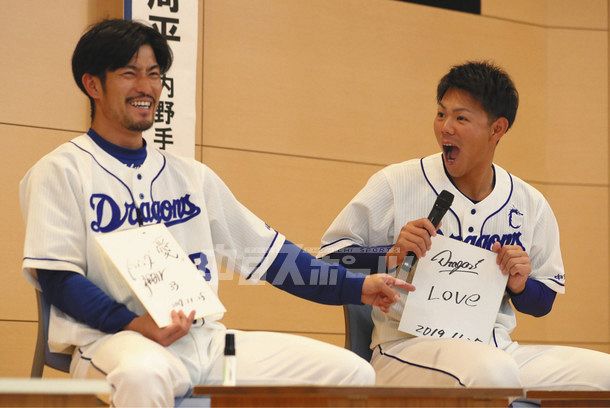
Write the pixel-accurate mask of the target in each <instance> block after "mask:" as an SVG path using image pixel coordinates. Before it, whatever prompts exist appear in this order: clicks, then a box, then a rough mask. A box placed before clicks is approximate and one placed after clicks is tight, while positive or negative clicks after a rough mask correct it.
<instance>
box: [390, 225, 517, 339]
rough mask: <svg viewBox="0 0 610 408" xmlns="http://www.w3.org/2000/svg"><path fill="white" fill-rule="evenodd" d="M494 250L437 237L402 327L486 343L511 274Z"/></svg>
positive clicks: (418, 276)
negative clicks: (505, 273) (500, 263)
mask: <svg viewBox="0 0 610 408" xmlns="http://www.w3.org/2000/svg"><path fill="white" fill-rule="evenodd" d="M496 257H497V255H496V254H495V253H493V252H491V251H487V250H485V249H481V248H478V247H475V246H474V245H469V244H465V243H463V242H461V241H458V240H455V239H451V238H447V237H444V236H442V235H440V234H439V235H436V236H434V237H432V247H431V249H430V250H429V251H428V252H427V253H426V256H425V257H423V258H422V259H420V260H419V261H418V265H417V270H416V272H415V276H414V278H413V282H412V283H413V284H414V285H415V288H416V290H415V292H411V293H409V296H407V301H406V304H405V308H404V311H403V314H402V318H401V320H400V325H399V326H398V329H399V330H401V331H403V332H406V333H409V334H413V335H415V336H427V337H435V338H460V339H466V340H472V341H481V342H484V343H487V342H488V341H489V339H490V337H491V334H492V330H493V325H494V322H495V321H496V316H497V314H498V310H499V309H500V303H501V301H502V296H503V295H504V291H505V289H506V282H507V280H508V276H507V275H504V274H503V273H502V272H501V271H500V267H499V266H498V265H497V264H496Z"/></svg>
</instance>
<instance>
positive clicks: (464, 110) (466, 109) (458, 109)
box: [438, 102, 472, 113]
mask: <svg viewBox="0 0 610 408" xmlns="http://www.w3.org/2000/svg"><path fill="white" fill-rule="evenodd" d="M438 106H440V107H441V108H443V109H445V110H447V108H446V107H445V105H443V103H442V102H439V103H438ZM452 112H471V113H472V111H471V110H470V109H468V108H456V109H453V110H452Z"/></svg>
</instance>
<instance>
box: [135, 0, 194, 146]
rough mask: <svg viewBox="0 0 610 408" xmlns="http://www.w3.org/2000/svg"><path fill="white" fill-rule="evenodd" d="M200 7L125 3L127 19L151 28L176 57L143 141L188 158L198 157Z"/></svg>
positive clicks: (162, 1)
mask: <svg viewBox="0 0 610 408" xmlns="http://www.w3.org/2000/svg"><path fill="white" fill-rule="evenodd" d="M198 5H199V1H197V0H192V1H191V0H188V1H178V0H124V17H125V19H127V20H137V21H142V22H144V23H146V24H148V25H150V26H152V27H153V28H154V29H155V30H157V31H158V32H160V33H161V34H162V35H163V37H165V39H166V40H167V42H168V43H169V46H170V47H171V49H172V52H173V54H174V63H173V64H172V67H171V69H170V70H169V71H168V72H167V73H166V74H165V75H163V77H162V82H163V92H162V93H161V98H160V100H159V105H158V107H157V112H156V114H155V123H154V125H153V127H152V128H150V129H149V130H147V131H145V132H144V133H143V135H144V138H145V139H146V141H147V142H148V143H149V145H151V146H155V147H157V148H159V149H162V150H167V151H169V152H172V153H174V154H177V155H180V156H184V157H189V158H193V157H195V121H196V113H195V110H196V93H195V92H196V89H197V86H196V85H197V39H198V35H199V27H198V16H199V12H198Z"/></svg>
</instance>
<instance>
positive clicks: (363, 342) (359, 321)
mask: <svg viewBox="0 0 610 408" xmlns="http://www.w3.org/2000/svg"><path fill="white" fill-rule="evenodd" d="M371 310H372V308H371V306H370V305H344V306H343V316H344V317H345V348H346V349H348V350H351V351H353V352H354V353H356V354H358V355H359V356H360V357H362V358H363V359H365V360H366V361H371V356H372V354H373V352H372V351H371V349H370V348H369V347H370V344H371V334H372V333H373V319H372V318H371Z"/></svg>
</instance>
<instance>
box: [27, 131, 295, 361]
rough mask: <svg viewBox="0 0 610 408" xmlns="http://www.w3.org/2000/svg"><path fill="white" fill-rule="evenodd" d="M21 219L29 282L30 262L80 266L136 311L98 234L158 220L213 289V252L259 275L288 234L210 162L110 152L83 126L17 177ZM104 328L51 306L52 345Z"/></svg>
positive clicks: (94, 335) (60, 346) (87, 337)
mask: <svg viewBox="0 0 610 408" xmlns="http://www.w3.org/2000/svg"><path fill="white" fill-rule="evenodd" d="M20 201H21V207H22V212H23V214H24V217H25V220H26V238H25V248H24V261H23V272H24V274H25V275H26V277H28V278H29V279H30V281H32V282H33V283H34V284H35V285H37V283H36V275H35V270H36V269H50V270H67V271H73V272H77V273H80V274H83V275H86V276H87V278H88V279H89V280H91V281H92V282H93V283H94V284H96V285H97V286H98V287H100V288H101V289H102V290H103V291H104V292H106V293H107V294H109V295H110V296H111V297H112V298H114V299H115V300H116V301H118V302H120V303H123V304H125V305H126V306H127V307H128V308H129V309H131V310H132V311H133V312H135V313H137V314H142V313H143V312H144V308H143V306H142V305H141V303H140V302H139V301H138V300H137V298H136V297H135V296H134V294H133V293H132V292H131V291H130V290H129V289H128V288H127V287H126V285H124V284H122V280H121V278H120V277H118V276H114V275H113V274H112V273H111V272H109V271H110V270H111V269H106V268H105V262H106V261H105V260H104V257H103V256H102V254H101V253H100V252H99V250H98V248H97V246H96V243H95V240H94V236H95V234H100V233H106V232H111V231H119V230H124V229H129V228H137V227H138V225H139V221H140V222H142V223H143V224H144V225H146V224H151V223H158V222H163V223H165V225H166V226H167V227H168V228H169V231H170V232H171V233H172V235H173V236H174V237H175V238H176V240H177V241H178V242H179V243H180V245H181V246H182V248H183V249H184V250H185V252H186V253H187V254H189V257H190V258H191V260H192V261H193V262H194V263H195V264H196V266H197V267H198V269H199V270H201V271H202V273H203V274H204V276H205V278H206V280H207V281H208V283H209V284H210V285H211V286H212V288H213V289H214V290H215V291H217V288H218V271H217V261H219V257H224V258H226V259H228V260H229V261H230V262H232V263H233V264H230V265H231V266H235V268H236V270H238V271H239V272H240V273H241V274H242V275H243V276H245V277H246V278H249V279H253V280H256V279H259V278H260V277H261V276H262V274H263V273H264V272H265V271H266V270H267V268H268V266H269V265H270V264H271V263H272V262H273V260H274V259H275V257H276V255H277V253H278V252H279V250H280V248H281V246H282V244H283V243H284V236H283V235H281V234H279V233H278V232H276V231H275V230H273V229H271V228H270V227H269V226H267V225H266V224H265V223H264V222H263V221H261V220H260V219H259V218H258V217H256V216H255V215H254V214H252V213H251V212H250V211H249V210H248V209H246V208H245V207H244V206H243V205H241V204H240V203H239V202H238V201H237V200H236V198H235V197H234V196H233V194H232V193H231V192H230V191H229V189H228V188H227V186H226V185H225V184H224V183H223V182H222V181H221V180H220V178H219V177H218V176H217V175H216V174H215V173H214V172H213V171H212V170H210V169H209V168H208V167H207V166H205V165H203V164H202V163H199V162H197V161H195V160H188V159H183V158H179V157H177V156H173V155H171V154H168V153H165V152H163V153H162V152H160V151H159V150H156V149H154V148H150V147H147V157H146V160H145V161H144V163H143V164H142V166H141V167H139V168H130V167H127V166H125V165H124V164H123V163H121V162H120V161H118V160H117V159H116V158H114V157H112V156H111V155H109V154H108V153H106V152H105V151H104V150H102V149H101V148H100V147H99V146H97V145H96V144H95V143H94V142H93V141H92V140H91V138H90V137H89V136H87V135H86V134H85V135H81V136H79V137H77V138H75V139H73V140H72V141H70V142H68V143H65V144H63V145H61V146H59V147H58V148H57V149H55V150H54V151H53V152H51V153H49V154H48V155H46V156H45V157H43V158H42V159H41V160H40V161H39V162H38V163H36V164H35V165H34V166H33V167H32V168H31V169H30V170H29V171H28V173H27V174H26V175H25V177H24V178H23V180H22V181H21V184H20ZM102 335H103V333H101V332H99V331H97V330H95V329H92V328H90V327H88V326H86V325H84V324H81V323H78V322H76V321H75V320H74V319H72V318H70V317H69V316H67V315H65V314H63V313H61V312H60V311H59V310H57V309H56V308H55V307H53V308H52V311H51V321H50V329H49V345H50V347H51V349H52V350H53V351H67V349H68V348H69V346H72V345H74V346H80V345H85V344H89V343H91V342H93V341H95V340H97V339H98V338H100V337H101V336H102Z"/></svg>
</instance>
